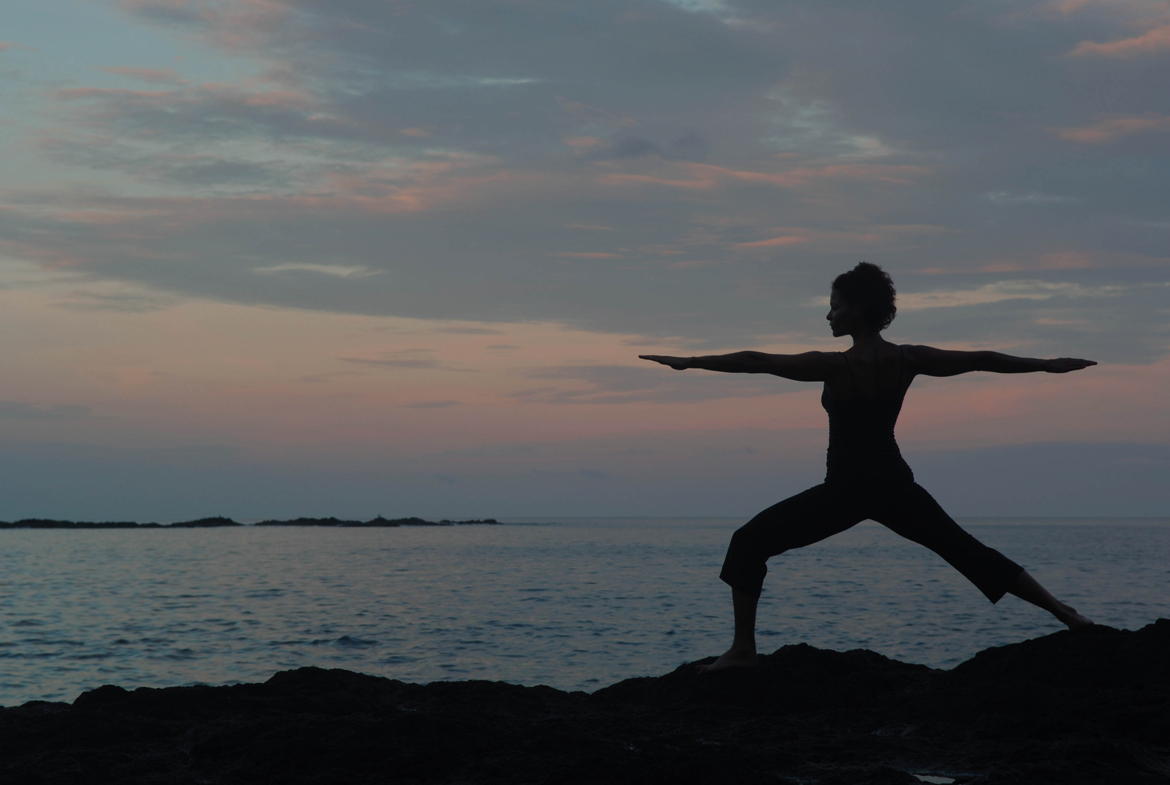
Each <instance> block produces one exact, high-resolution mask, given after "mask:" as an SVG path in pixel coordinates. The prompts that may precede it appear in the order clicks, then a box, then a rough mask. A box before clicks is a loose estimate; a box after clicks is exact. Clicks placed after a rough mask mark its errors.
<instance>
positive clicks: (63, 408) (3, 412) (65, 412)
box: [0, 401, 90, 420]
mask: <svg viewBox="0 0 1170 785" xmlns="http://www.w3.org/2000/svg"><path fill="white" fill-rule="evenodd" d="M89 416H90V415H89V409H88V408H87V407H85V406H75V405H69V404H56V405H52V406H44V405H40V404H32V403H25V402H23V401H0V419H7V420H80V419H84V418H86V417H89Z"/></svg>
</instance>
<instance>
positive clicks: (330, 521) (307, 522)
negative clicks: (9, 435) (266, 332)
mask: <svg viewBox="0 0 1170 785" xmlns="http://www.w3.org/2000/svg"><path fill="white" fill-rule="evenodd" d="M498 523H499V521H497V520H496V519H495V518H483V519H476V520H471V521H448V520H442V521H424V520H423V519H422V518H393V519H391V518H383V517H382V516H381V515H379V516H378V517H377V518H374V519H373V520H369V521H344V520H340V519H338V518H297V519H295V520H291V521H260V522H259V523H257V524H255V525H256V526H359V527H360V526H372V527H381V526H385V527H393V526H468V525H471V524H498ZM244 525H245V524H243V523H239V522H237V521H233V520H232V519H231V518H225V517H223V516H216V517H214V518H199V519H198V520H194V521H179V522H177V523H171V524H167V525H165V526H164V525H162V524H159V523H135V522H133V521H109V522H105V523H89V522H87V521H54V520H47V519H44V518H25V519H23V520H19V521H13V522H11V523H9V522H8V521H0V529H213V528H217V527H220V526H244Z"/></svg>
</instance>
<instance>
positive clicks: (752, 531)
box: [701, 485, 865, 673]
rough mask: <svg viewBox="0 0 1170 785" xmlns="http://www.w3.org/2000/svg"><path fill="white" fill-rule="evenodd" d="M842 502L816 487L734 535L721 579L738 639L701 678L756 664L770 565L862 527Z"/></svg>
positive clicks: (838, 496) (837, 495)
mask: <svg viewBox="0 0 1170 785" xmlns="http://www.w3.org/2000/svg"><path fill="white" fill-rule="evenodd" d="M844 498H845V494H843V493H841V492H840V491H835V490H832V489H830V488H829V487H828V486H826V485H818V486H816V487H815V488H810V489H809V490H807V491H805V492H804V493H799V494H797V495H796V496H793V497H791V498H788V499H785V500H784V501H782V502H780V503H779V504H774V505H772V506H771V507H769V508H768V509H766V510H764V511H763V512H761V513H760V514H759V515H757V516H756V517H754V518H752V519H751V520H750V521H749V522H748V523H746V524H744V525H743V526H741V527H740V528H739V529H738V530H737V531H736V532H735V534H734V535H732V537H731V545H730V546H728V548H727V557H726V558H725V559H724V561H723V571H722V572H720V574H719V577H720V578H722V579H723V581H724V582H725V583H727V584H729V585H730V586H731V603H732V608H733V610H734V612H735V637H734V638H733V640H732V642H731V648H729V649H728V650H727V651H726V652H724V653H723V654H722V655H721V656H720V657H719V658H718V659H716V660H715V662H713V663H711V664H710V665H705V666H703V667H702V668H701V670H702V671H703V672H705V673H711V672H713V671H720V670H724V669H725V668H748V667H752V666H754V665H755V664H756V606H757V604H758V603H759V601H760V592H761V590H762V587H763V583H764V576H765V575H766V574H767V572H768V565H767V561H768V559H769V558H770V557H772V556H775V555H777V554H780V553H783V552H784V551H788V550H792V549H793V548H800V547H803V546H805V545H811V544H812V543H814V542H819V541H820V540H823V539H825V538H826V537H831V536H832V535H834V534H836V533H838V532H841V531H844V530H845V529H848V528H849V527H850V526H853V525H854V524H856V523H859V522H860V521H862V520H863V519H864V517H865V516H864V515H862V514H860V513H859V512H857V511H856V509H854V505H850V504H847V503H846V502H845V500H844Z"/></svg>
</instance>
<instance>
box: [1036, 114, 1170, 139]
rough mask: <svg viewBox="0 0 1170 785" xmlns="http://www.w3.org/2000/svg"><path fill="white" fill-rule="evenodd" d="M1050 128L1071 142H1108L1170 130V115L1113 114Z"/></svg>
mask: <svg viewBox="0 0 1170 785" xmlns="http://www.w3.org/2000/svg"><path fill="white" fill-rule="evenodd" d="M1048 130H1050V131H1051V132H1052V133H1054V134H1056V135H1057V136H1059V137H1060V138H1061V139H1064V140H1066V141H1069V142H1077V143H1079V144H1108V143H1110V142H1114V141H1117V140H1118V139H1123V138H1125V137H1127V136H1133V135H1134V134H1143V133H1166V132H1170V117H1167V116H1166V115H1158V114H1145V115H1112V116H1104V117H1101V118H1100V119H1098V120H1097V121H1096V122H1093V123H1090V124H1089V125H1085V126H1081V127H1079V128H1050V129H1048Z"/></svg>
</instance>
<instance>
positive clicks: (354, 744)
mask: <svg viewBox="0 0 1170 785" xmlns="http://www.w3.org/2000/svg"><path fill="white" fill-rule="evenodd" d="M915 774H922V775H932V776H934V777H935V778H938V777H947V778H951V779H952V780H953V781H954V782H957V783H967V784H969V785H1025V784H1027V783H1035V784H1037V785H1044V784H1047V783H1052V785H1057V784H1059V785H1076V784H1078V783H1092V785H1099V784H1106V783H1107V784H1110V785H1112V783H1125V784H1126V785H1133V784H1137V785H1142V784H1143V783H1151V785H1152V784H1153V783H1159V784H1165V783H1167V782H1170V620H1166V619H1160V620H1159V621H1158V622H1157V623H1155V624H1151V625H1149V626H1147V627H1145V628H1143V629H1141V630H1138V631H1136V632H1127V631H1121V630H1114V629H1110V628H1107V627H1096V628H1091V629H1087V630H1081V631H1078V632H1075V633H1070V632H1060V633H1056V634H1054V635H1049V636H1047V637H1043V638H1037V639H1035V640H1031V641H1026V642H1023V643H1018V644H1014V645H1011V646H1004V647H1000V648H995V649H989V650H987V651H983V652H980V653H979V654H978V655H977V656H975V657H974V658H973V659H971V660H969V661H967V662H965V663H963V664H962V665H960V666H958V667H956V668H954V669H952V670H949V671H939V670H933V669H931V668H927V667H925V666H922V665H907V664H905V663H901V662H897V661H895V660H890V659H887V658H885V657H882V656H881V655H878V654H875V653H873V652H870V651H865V650H856V651H850V652H845V653H839V652H833V651H824V650H819V649H815V648H812V647H810V646H806V645H803V644H801V645H795V646H785V647H783V648H781V649H779V650H778V651H777V652H776V653H774V654H771V655H767V656H764V657H762V658H761V664H760V667H759V668H757V669H755V670H751V671H728V672H723V673H717V674H712V675H707V676H701V675H699V674H697V673H695V672H694V668H693V666H683V667H681V668H679V669H678V670H676V671H674V672H673V673H670V674H667V675H665V676H661V677H658V678H643V679H629V680H627V681H623V682H620V683H618V684H615V685H613V686H612V687H607V688H605V689H602V690H599V691H598V692H596V693H593V694H592V695H589V694H586V693H581V692H573V693H566V692H561V691H559V690H555V689H552V688H549V687H519V686H514V685H509V684H503V683H499V682H437V683H433V684H429V685H417V684H404V683H402V682H399V681H394V680H391V679H384V678H378V677H373V676H363V675H360V674H356V673H350V672H348V671H343V670H328V671H327V670H321V669H317V668H301V669H299V670H295V671H287V672H284V673H278V674H277V675H275V676H273V677H272V678H271V679H269V680H268V681H267V682H266V683H264V684H240V685H236V686H231V687H175V688H170V689H145V688H143V689H137V690H134V691H133V692H128V691H126V690H123V689H121V688H119V687H113V686H106V687H101V688H99V689H96V690H93V691H91V692H87V693H83V694H82V695H81V696H80V697H78V698H77V700H76V701H74V703H73V704H72V705H69V704H64V703H41V702H33V703H28V704H25V705H24V706H20V707H16V708H9V709H3V710H0V782H12V783H82V782H85V783H90V782H104V781H109V782H119V783H147V782H151V783H267V782H280V783H550V784H551V783H672V784H673V783H740V784H742V785H751V784H753V783H775V784H779V785H796V783H817V784H818V785H862V784H864V783H870V784H872V785H899V784H902V783H918V782H921V781H922V780H920V779H919V778H918V777H916V776H914V775H915ZM934 781H939V780H937V779H935V780H934Z"/></svg>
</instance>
